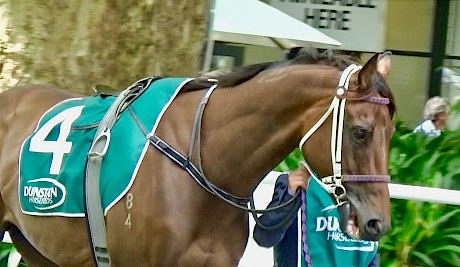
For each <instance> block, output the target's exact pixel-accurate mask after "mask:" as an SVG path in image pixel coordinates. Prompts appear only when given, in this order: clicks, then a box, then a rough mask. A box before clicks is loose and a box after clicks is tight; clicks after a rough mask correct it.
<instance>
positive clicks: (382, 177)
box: [342, 175, 391, 183]
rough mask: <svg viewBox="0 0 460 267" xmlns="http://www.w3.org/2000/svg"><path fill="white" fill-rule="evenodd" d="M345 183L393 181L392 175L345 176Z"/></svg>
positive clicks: (343, 179) (343, 177)
mask: <svg viewBox="0 0 460 267" xmlns="http://www.w3.org/2000/svg"><path fill="white" fill-rule="evenodd" d="M342 181H344V182H385V183H389V182H390V181H391V177H390V175H344V176H342Z"/></svg>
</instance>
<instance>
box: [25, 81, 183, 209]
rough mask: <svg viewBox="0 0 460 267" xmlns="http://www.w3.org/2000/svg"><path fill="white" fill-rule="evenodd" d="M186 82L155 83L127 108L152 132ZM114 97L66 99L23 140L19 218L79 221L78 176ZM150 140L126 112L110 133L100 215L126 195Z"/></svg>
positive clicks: (80, 190)
mask: <svg viewBox="0 0 460 267" xmlns="http://www.w3.org/2000/svg"><path fill="white" fill-rule="evenodd" d="M190 80H191V79H186V78H163V79H159V80H156V81H154V82H153V83H152V84H151V85H150V86H149V87H148V88H147V89H146V90H145V91H144V92H143V93H142V94H141V95H140V96H139V97H138V98H137V99H136V100H135V101H134V102H133V103H132V104H131V105H130V109H132V111H134V113H135V114H136V117H137V119H138V120H139V121H140V124H142V126H143V127H144V128H145V129H146V130H147V131H150V132H152V133H153V132H155V130H156V127H157V125H158V123H159V121H160V119H161V117H162V115H163V113H164V112H165V111H166V109H167V108H168V107H169V105H170V104H171V102H172V101H173V99H174V98H175V96H176V95H177V94H178V92H179V91H180V89H181V88H182V87H183V86H184V85H185V84H187V83H188V82H189V81H190ZM116 97H117V96H107V97H100V96H93V97H87V98H73V99H68V100H65V101H63V102H61V103H59V104H57V105H56V106H54V107H52V108H51V109H50V110H48V111H47V112H46V113H45V114H44V115H43V116H42V118H41V119H40V121H39V122H38V125H37V128H36V130H35V131H34V132H33V133H32V134H31V135H30V136H29V137H28V138H27V139H26V140H25V141H24V143H23V144H22V147H21V151H20V159H19V183H18V186H19V188H18V190H19V198H20V203H21V209H22V211H23V212H24V213H26V214H30V215H40V216H68V217H83V216H85V214H84V196H83V188H84V186H83V184H84V180H83V177H84V176H85V173H86V160H87V153H88V151H89V149H90V146H91V143H92V141H93V139H94V135H95V133H96V131H97V126H98V124H99V122H100V121H101V120H102V118H103V116H104V115H105V113H106V112H107V110H108V109H109V107H110V105H111V104H112V103H113V102H114V100H115V99H116ZM148 146H149V140H148V139H147V137H146V136H145V134H143V133H142V131H141V130H140V128H139V126H138V125H137V124H136V122H135V121H134V120H133V118H132V115H131V114H130V112H129V111H128V109H125V110H124V111H123V112H122V113H121V115H120V116H119V119H118V120H117V122H116V123H115V125H114V126H113V128H112V131H111V138H110V143H109V147H108V150H107V154H106V155H105V157H104V159H103V161H102V166H101V172H100V193H101V199H102V207H103V209H104V212H105V214H107V211H108V210H109V209H110V208H111V207H112V206H113V205H114V204H116V203H117V202H118V201H119V200H120V199H121V198H122V197H123V196H124V195H125V194H126V192H127V191H128V190H129V188H130V187H131V185H132V183H133V182H134V179H135V177H136V174H137V171H138V169H139V166H140V164H141V162H142V159H143V157H144V155H145V152H146V150H147V148H148Z"/></svg>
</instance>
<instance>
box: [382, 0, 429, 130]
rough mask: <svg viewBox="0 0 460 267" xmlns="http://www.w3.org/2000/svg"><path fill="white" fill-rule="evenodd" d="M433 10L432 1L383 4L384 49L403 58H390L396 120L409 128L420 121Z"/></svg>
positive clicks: (425, 96) (390, 82)
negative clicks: (396, 111) (384, 13)
mask: <svg viewBox="0 0 460 267" xmlns="http://www.w3.org/2000/svg"><path fill="white" fill-rule="evenodd" d="M434 8H435V1H434V0H418V1H413V0H398V1H391V0H390V1H387V16H386V24H387V27H386V33H385V36H386V38H385V47H386V49H387V50H390V51H392V50H393V51H398V52H399V53H398V54H403V55H395V56H393V58H392V71H391V75H390V77H389V84H390V86H391V88H392V89H393V92H394V95H395V98H396V104H397V107H398V113H397V115H396V117H397V119H400V120H403V121H404V122H406V123H407V124H408V125H409V126H415V124H417V123H418V122H420V121H421V120H422V114H423V107H424V104H425V101H426V99H427V92H428V84H429V78H430V63H431V59H430V57H429V54H428V53H430V51H431V38H432V37H431V36H432V32H433V22H434V19H433V18H434ZM423 53H425V54H423ZM404 54H407V55H404ZM409 54H413V56H409ZM423 55H424V56H423Z"/></svg>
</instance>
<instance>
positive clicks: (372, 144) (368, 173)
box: [300, 53, 395, 240]
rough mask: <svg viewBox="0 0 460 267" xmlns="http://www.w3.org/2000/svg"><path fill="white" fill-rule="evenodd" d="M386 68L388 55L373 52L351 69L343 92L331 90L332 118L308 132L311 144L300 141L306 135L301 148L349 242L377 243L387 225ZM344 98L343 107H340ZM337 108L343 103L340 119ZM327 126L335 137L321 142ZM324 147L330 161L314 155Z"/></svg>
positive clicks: (390, 106) (389, 111)
mask: <svg viewBox="0 0 460 267" xmlns="http://www.w3.org/2000/svg"><path fill="white" fill-rule="evenodd" d="M389 70H390V53H385V54H381V55H378V54H376V55H375V56H373V57H372V58H371V59H370V60H369V61H368V62H367V63H366V64H365V65H364V66H363V67H362V69H359V68H355V69H353V70H351V72H350V74H349V77H350V78H349V86H348V90H345V92H343V91H342V88H341V86H339V87H338V88H336V89H335V90H337V95H336V97H335V98H334V101H336V103H335V104H334V101H332V104H331V108H330V109H332V110H333V108H332V107H333V106H334V105H336V106H337V115H335V112H334V111H331V114H330V116H329V118H328V119H327V120H326V121H325V123H324V125H322V126H321V127H320V129H319V130H318V133H317V134H316V135H317V136H316V137H315V134H313V135H312V136H311V137H312V138H311V139H312V140H310V141H308V142H305V141H306V139H308V137H309V136H307V135H308V134H307V135H306V137H304V138H303V139H302V141H301V145H300V146H301V148H302V153H303V154H304V157H305V159H306V160H307V162H308V163H309V164H310V166H312V169H313V170H315V171H316V173H318V174H319V176H320V177H326V178H323V179H322V181H323V182H324V184H323V187H324V188H325V189H326V190H328V191H329V192H330V193H331V194H332V195H334V196H335V200H336V201H337V202H338V203H337V204H338V207H339V211H340V212H341V217H342V220H341V228H342V231H343V232H346V233H347V234H348V235H349V236H351V237H354V238H360V239H366V240H378V239H379V238H380V237H381V236H382V235H383V234H385V233H386V232H387V231H388V230H389V228H390V226H391V216H390V195H389V190H388V185H387V182H388V180H389V176H388V150H389V144H390V138H391V136H392V134H393V131H394V125H393V123H392V116H393V113H394V112H395V106H394V101H393V97H392V94H391V91H390V89H389V87H388V85H387V83H386V77H387V76H388V73H389ZM346 72H347V70H346V71H344V73H346ZM345 87H346V86H345ZM343 99H346V105H345V103H341V102H344V101H343ZM341 105H345V109H344V111H343V114H344V119H342V118H341V115H340V113H341V111H340V110H341ZM334 116H335V117H336V119H333V117H334ZM332 125H336V126H335V128H334V126H332ZM342 125H343V130H341V128H342ZM329 126H331V128H332V129H333V130H332V132H333V133H332V135H330V136H337V138H332V137H331V140H332V141H331V142H329V143H328V142H326V143H324V140H325V139H326V138H324V136H325V134H324V135H323V133H326V132H327V131H328V132H329V133H331V130H330V129H331V128H329ZM328 136H329V135H328ZM329 144H331V146H330V147H331V149H330V150H329ZM324 145H326V147H327V150H328V151H331V152H330V153H323V154H326V156H331V158H332V160H331V158H329V159H326V158H318V155H317V154H315V152H314V151H318V149H319V146H322V147H323V149H324ZM324 162H330V164H326V165H325V164H324ZM331 170H332V172H333V174H332V175H331ZM320 180H321V178H320Z"/></svg>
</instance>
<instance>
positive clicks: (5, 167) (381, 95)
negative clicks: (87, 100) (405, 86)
mask: <svg viewBox="0 0 460 267" xmlns="http://www.w3.org/2000/svg"><path fill="white" fill-rule="evenodd" d="M353 63H356V62H355V61H353V60H351V58H349V57H346V56H343V55H339V54H336V53H331V52H326V53H319V52H317V51H316V50H312V51H309V52H306V53H302V54H300V55H299V56H298V57H296V58H294V59H292V60H284V61H279V62H271V63H264V64H257V65H251V66H247V67H243V68H240V69H237V70H235V71H234V72H231V73H229V74H225V75H221V76H219V77H214V78H217V80H218V81H217V88H216V90H214V92H213V93H212V95H210V96H209V101H208V103H207V105H206V109H205V110H204V111H203V114H202V119H201V121H202V123H201V127H200V129H201V131H198V133H199V135H198V138H197V139H196V140H197V142H196V143H195V145H197V146H198V147H199V150H200V152H199V153H198V152H197V149H194V150H193V151H194V152H193V156H192V158H191V164H194V165H195V166H202V170H203V176H205V177H206V178H207V179H208V181H209V182H210V183H212V184H213V185H215V187H216V188H218V189H219V190H222V192H227V193H228V194H229V195H232V196H235V197H236V198H243V199H246V198H248V197H250V196H251V194H252V192H253V191H254V190H255V188H256V187H257V185H258V184H259V182H260V181H261V179H263V177H264V176H265V175H266V174H268V172H270V171H271V170H272V169H273V168H274V167H275V166H276V165H277V164H278V163H279V162H280V161H281V160H282V159H283V158H285V157H286V156H287V155H288V154H289V153H290V152H291V151H292V150H293V149H294V148H295V147H297V146H298V145H299V142H301V141H302V140H303V142H302V145H301V150H302V153H303V155H304V158H305V159H306V161H307V162H308V164H309V166H311V169H312V170H314V172H316V174H317V175H318V176H319V177H328V176H330V175H331V174H332V170H333V169H334V168H333V166H332V165H333V164H332V162H331V157H333V155H332V154H333V153H334V152H332V150H330V149H328V148H327V147H329V146H330V144H331V141H330V140H331V137H332V136H333V134H332V131H331V127H332V125H333V123H334V119H332V118H331V116H323V114H325V113H326V111H327V110H328V108H329V107H330V106H331V101H333V99H341V100H345V99H346V100H347V105H346V106H344V112H345V115H344V125H343V129H342V132H343V133H342V134H341V136H340V138H339V139H340V140H342V137H343V141H342V142H340V143H342V144H340V148H341V150H340V151H341V152H340V153H339V154H338V155H339V157H340V156H341V157H342V162H341V163H342V164H343V168H342V172H343V173H344V175H335V178H336V179H341V178H342V180H343V181H342V182H343V187H342V189H343V190H346V199H347V202H348V203H350V204H351V205H349V210H348V211H347V212H345V213H344V214H342V216H346V219H347V221H348V222H351V223H350V224H349V225H348V226H347V227H349V228H350V227H351V228H353V229H352V230H351V231H349V230H347V229H346V228H342V229H344V230H343V231H345V232H347V233H348V234H350V235H351V234H353V233H354V232H357V230H359V234H360V235H359V237H360V238H363V239H368V240H378V239H379V238H380V237H381V236H382V235H383V234H385V233H386V232H387V231H388V229H389V228H390V225H391V222H390V221H391V217H390V197H389V191H388V185H387V183H385V182H382V180H379V179H373V177H387V175H388V170H387V169H388V149H389V141H390V138H391V136H392V133H393V131H394V126H393V123H392V116H393V114H394V112H395V105H394V100H393V96H392V93H391V91H390V88H389V86H388V84H387V82H386V78H387V76H388V74H389V70H390V54H389V53H384V54H375V55H374V56H373V57H372V58H371V59H370V60H368V61H367V62H366V63H365V64H364V65H363V66H362V69H358V70H356V72H355V73H354V74H353V73H351V74H350V75H349V76H350V79H349V80H348V81H347V83H349V85H348V87H349V88H348V91H346V92H345V93H344V92H343V86H340V87H338V83H339V79H340V77H341V74H342V73H343V72H344V70H345V69H346V68H347V66H349V65H351V64H353ZM195 81H196V83H192V84H191V85H190V86H186V87H185V88H183V90H182V91H181V92H180V93H179V94H178V95H177V97H176V98H175V99H174V101H173V102H172V103H171V105H170V106H169V108H168V109H167V110H166V112H165V113H164V115H163V117H162V118H161V121H160V123H159V125H158V128H157V129H156V132H155V134H156V135H157V136H158V137H160V138H161V139H163V140H164V141H165V142H167V143H168V144H169V145H170V146H171V147H173V148H174V149H175V150H177V151H178V152H179V153H181V154H182V155H187V154H188V153H189V151H190V150H189V147H190V142H191V139H192V132H193V130H192V129H193V128H194V127H196V126H194V124H195V111H196V109H197V106H198V105H199V102H200V101H201V99H202V95H203V93H204V91H205V90H204V87H205V86H204V85H205V84H206V83H207V82H209V81H210V80H205V79H204V78H203V79H197V80H195ZM73 97H76V95H74V94H72V93H70V92H67V91H63V90H58V89H54V88H50V87H48V86H41V85H26V86H22V87H20V88H15V89H10V90H8V91H5V92H3V93H2V94H0V153H1V154H0V155H1V156H0V173H1V177H0V193H1V201H0V216H1V229H0V230H1V233H2V235H3V234H4V232H5V231H9V234H10V236H11V238H12V240H13V242H14V245H15V247H16V248H17V250H18V251H19V252H20V253H21V254H22V256H23V259H24V261H25V262H26V263H27V264H28V265H29V266H93V265H94V264H95V263H94V259H93V257H92V252H91V247H90V245H89V243H90V241H89V237H88V235H87V227H86V223H85V219H84V218H69V217H64V216H44V217H43V216H33V215H28V214H24V213H23V212H22V211H21V207H20V203H19V201H18V198H19V196H18V176H19V173H18V157H19V154H20V148H21V144H22V143H23V142H24V140H25V139H26V138H27V137H28V136H29V135H31V133H32V132H33V131H34V129H35V127H37V123H38V121H39V119H40V117H41V116H42V114H43V113H44V112H46V111H47V110H48V109H49V108H51V107H52V106H54V105H55V104H56V103H58V102H61V101H63V100H66V99H69V98H73ZM382 99H383V100H384V101H381V100H382ZM381 102H382V103H383V104H382V103H381ZM144 112H149V110H145V111H144ZM322 116H323V117H324V119H323V123H322V125H321V124H320V125H318V126H317V127H316V128H317V129H315V130H316V131H314V133H312V134H311V135H309V136H308V138H305V137H304V136H305V134H306V133H307V132H308V131H309V129H311V128H312V127H314V125H315V124H316V122H317V121H319V120H321V117H322ZM339 128H341V127H339ZM126 138H128V137H126ZM147 138H148V137H147ZM306 139H308V140H306ZM333 139H336V137H335V138H333ZM339 139H337V140H339ZM334 164H336V163H334ZM347 176H349V177H355V178H356V179H351V178H350V179H348V180H347V179H345V178H346V177H347ZM360 178H362V180H359V179H360ZM368 178H369V179H368ZM385 181H387V180H385ZM339 200H340V199H339ZM340 201H342V200H340ZM127 216H130V217H129V219H130V222H129V226H128V225H127V224H126V221H127ZM105 225H106V239H107V249H108V253H109V254H110V261H111V264H112V266H162V267H164V266H216V267H223V266H237V265H238V262H239V260H240V258H241V256H242V254H243V252H244V250H245V247H246V244H247V240H248V233H249V229H248V213H247V212H246V211H244V210H242V209H238V208H236V207H234V206H233V205H229V204H228V203H226V202H225V201H222V200H221V199H219V198H218V197H216V195H215V194H212V193H210V192H207V190H204V189H203V188H202V187H200V186H199V185H198V184H197V183H196V182H195V181H194V179H191V178H190V176H189V174H188V173H187V172H186V171H184V170H183V169H182V168H181V167H180V166H178V165H177V164H175V163H174V162H173V161H171V160H170V159H168V158H167V157H166V156H165V155H164V154H162V153H161V152H160V151H159V150H157V149H155V148H154V147H153V146H150V147H149V148H148V149H147V151H146V153H145V157H144V160H143V162H142V164H141V165H140V167H139V170H138V173H137V176H136V179H135V180H134V182H133V184H132V186H131V188H130V189H129V191H128V192H127V194H125V195H124V197H123V198H121V199H120V201H118V202H117V203H116V204H115V205H114V206H113V207H112V208H111V209H110V210H109V211H108V212H107V214H106V216H105Z"/></svg>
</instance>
